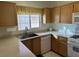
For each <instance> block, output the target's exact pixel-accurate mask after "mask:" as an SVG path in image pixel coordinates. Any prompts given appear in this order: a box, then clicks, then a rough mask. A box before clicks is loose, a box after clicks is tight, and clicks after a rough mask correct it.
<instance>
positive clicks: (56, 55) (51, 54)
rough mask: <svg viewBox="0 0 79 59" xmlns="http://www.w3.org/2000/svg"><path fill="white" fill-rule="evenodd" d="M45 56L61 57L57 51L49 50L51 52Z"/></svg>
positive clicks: (44, 55)
mask: <svg viewBox="0 0 79 59" xmlns="http://www.w3.org/2000/svg"><path fill="white" fill-rule="evenodd" d="M43 57H61V56H60V55H58V54H56V53H55V52H52V51H49V52H47V53H45V54H43Z"/></svg>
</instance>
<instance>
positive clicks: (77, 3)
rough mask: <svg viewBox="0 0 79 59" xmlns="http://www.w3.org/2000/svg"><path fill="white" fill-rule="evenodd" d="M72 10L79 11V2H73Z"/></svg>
mask: <svg viewBox="0 0 79 59" xmlns="http://www.w3.org/2000/svg"><path fill="white" fill-rule="evenodd" d="M74 12H79V2H74Z"/></svg>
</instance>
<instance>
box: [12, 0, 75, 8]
mask: <svg viewBox="0 0 79 59" xmlns="http://www.w3.org/2000/svg"><path fill="white" fill-rule="evenodd" d="M72 2H74V1H12V3H16V5H18V6H29V7H36V8H45V7H48V8H52V7H55V6H61V5H64V4H68V3H72Z"/></svg>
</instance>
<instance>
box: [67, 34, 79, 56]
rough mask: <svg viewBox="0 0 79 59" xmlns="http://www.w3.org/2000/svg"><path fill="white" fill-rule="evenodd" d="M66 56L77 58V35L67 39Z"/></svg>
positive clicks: (78, 51)
mask: <svg viewBox="0 0 79 59" xmlns="http://www.w3.org/2000/svg"><path fill="white" fill-rule="evenodd" d="M68 56H69V57H79V35H73V36H71V37H70V38H68Z"/></svg>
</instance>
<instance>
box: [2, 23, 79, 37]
mask: <svg viewBox="0 0 79 59" xmlns="http://www.w3.org/2000/svg"><path fill="white" fill-rule="evenodd" d="M49 28H52V29H54V30H57V31H58V32H60V33H64V34H65V35H71V34H74V33H75V32H76V31H79V24H53V23H51V24H42V26H41V27H40V28H37V29H30V30H29V31H31V32H38V31H39V32H40V31H45V30H48V29H49ZM23 32H24V31H21V32H19V31H18V29H17V26H15V27H0V37H2V36H3V37H4V36H9V35H15V34H19V33H23Z"/></svg>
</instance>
